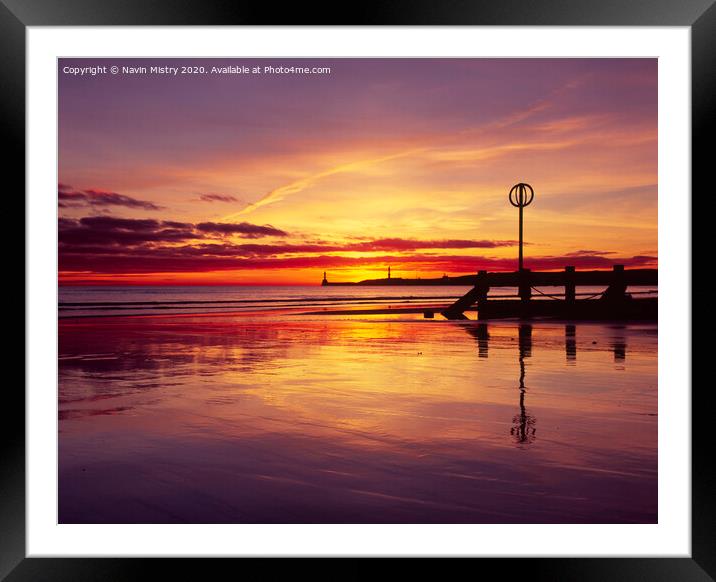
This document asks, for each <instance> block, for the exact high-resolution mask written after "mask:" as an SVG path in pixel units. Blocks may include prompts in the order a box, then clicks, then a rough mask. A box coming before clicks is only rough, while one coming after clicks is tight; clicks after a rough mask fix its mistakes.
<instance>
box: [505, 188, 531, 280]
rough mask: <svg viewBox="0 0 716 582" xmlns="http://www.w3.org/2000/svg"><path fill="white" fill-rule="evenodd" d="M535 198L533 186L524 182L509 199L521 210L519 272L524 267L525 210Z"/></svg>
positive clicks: (510, 194)
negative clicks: (523, 232) (523, 228)
mask: <svg viewBox="0 0 716 582" xmlns="http://www.w3.org/2000/svg"><path fill="white" fill-rule="evenodd" d="M534 197H535V192H534V190H533V189H532V186H530V185H529V184H524V183H523V182H520V183H519V184H515V185H514V186H512V188H511V189H510V193H509V195H508V198H509V200H510V204H512V206H515V207H516V208H519V209H520V218H519V221H520V226H519V231H520V232H519V234H520V250H519V258H518V264H517V270H518V272H522V268H523V267H524V265H523V255H522V226H523V216H522V213H523V209H524V207H525V206H529V205H530V204H532V200H533V199H534Z"/></svg>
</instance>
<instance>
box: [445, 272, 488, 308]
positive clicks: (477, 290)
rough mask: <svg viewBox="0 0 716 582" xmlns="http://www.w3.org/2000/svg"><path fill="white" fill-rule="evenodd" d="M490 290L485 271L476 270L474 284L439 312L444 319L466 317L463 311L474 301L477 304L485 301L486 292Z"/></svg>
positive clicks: (473, 303)
mask: <svg viewBox="0 0 716 582" xmlns="http://www.w3.org/2000/svg"><path fill="white" fill-rule="evenodd" d="M489 292H490V282H489V280H488V277H487V271H478V272H477V277H476V278H475V286H474V287H473V288H472V289H470V290H469V291H468V292H467V293H465V295H463V296H462V297H460V299H458V300H457V301H456V302H455V303H453V304H452V305H451V306H450V307H448V308H447V309H446V310H444V311H442V312H441V315H443V316H444V317H445V318H446V319H467V317H465V314H464V311H465V310H466V309H470V307H472V306H473V305H475V303H477V304H478V305H480V304H482V303H483V302H484V301H487V294H488V293H489Z"/></svg>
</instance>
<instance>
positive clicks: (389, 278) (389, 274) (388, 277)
mask: <svg viewBox="0 0 716 582" xmlns="http://www.w3.org/2000/svg"><path fill="white" fill-rule="evenodd" d="M388 279H390V267H388Z"/></svg>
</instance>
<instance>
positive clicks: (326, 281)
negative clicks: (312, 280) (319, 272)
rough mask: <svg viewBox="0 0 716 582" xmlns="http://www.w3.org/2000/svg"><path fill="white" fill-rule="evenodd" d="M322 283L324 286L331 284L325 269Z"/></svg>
mask: <svg viewBox="0 0 716 582" xmlns="http://www.w3.org/2000/svg"><path fill="white" fill-rule="evenodd" d="M321 285H323V286H324V287H325V286H326V285H329V283H328V279H327V278H326V272H325V271H323V281H322V282H321Z"/></svg>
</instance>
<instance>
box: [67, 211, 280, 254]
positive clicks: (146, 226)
mask: <svg viewBox="0 0 716 582" xmlns="http://www.w3.org/2000/svg"><path fill="white" fill-rule="evenodd" d="M58 229H59V242H60V245H61V248H60V251H61V252H62V251H63V250H64V249H69V248H70V247H78V246H87V245H95V246H97V245H99V246H102V245H108V246H112V245H129V246H137V245H146V244H158V243H178V242H185V241H189V240H194V239H202V238H211V236H212V235H214V236H225V235H227V234H238V235H239V236H241V237H242V238H260V237H264V236H284V235H285V234H286V233H285V232H284V231H282V230H279V229H277V228H274V227H272V226H268V225H267V226H259V225H256V224H249V223H248V222H242V223H241V224H224V223H209V222H208V223H202V224H199V225H194V224H191V223H188V222H177V221H173V220H155V219H153V218H141V219H140V218H117V217H114V216H85V217H84V218H80V219H79V220H75V219H71V218H60V219H59V221H58Z"/></svg>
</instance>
